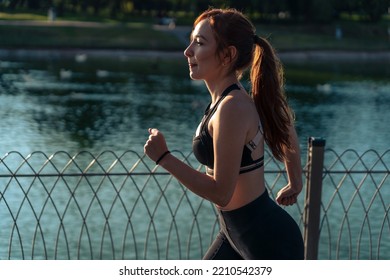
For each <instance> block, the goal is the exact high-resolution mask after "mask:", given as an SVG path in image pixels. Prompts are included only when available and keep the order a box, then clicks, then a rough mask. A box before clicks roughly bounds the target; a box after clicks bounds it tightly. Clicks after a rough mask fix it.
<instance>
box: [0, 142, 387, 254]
mask: <svg viewBox="0 0 390 280" xmlns="http://www.w3.org/2000/svg"><path fill="white" fill-rule="evenodd" d="M324 146H325V142H324V141H322V140H321V139H313V138H311V139H310V141H309V145H308V150H307V163H306V165H305V168H304V174H303V175H304V176H305V177H306V194H304V195H301V196H300V200H299V203H298V204H296V205H294V206H292V207H287V208H286V210H287V211H288V212H289V213H290V214H291V215H292V216H293V217H294V218H295V219H296V221H297V222H298V224H299V226H300V227H301V229H302V232H303V234H304V239H305V245H306V246H305V249H306V252H305V253H306V258H307V259H316V258H320V259H389V258H390V253H389V252H390V245H389V244H390V222H389V220H390V218H389V204H390V203H389V200H390V190H389V189H390V188H389V174H390V170H389V166H388V165H389V162H390V160H389V159H390V150H389V151H387V152H385V153H383V154H378V153H377V152H375V151H367V152H365V153H363V154H361V155H359V154H358V153H356V152H355V151H353V150H348V151H345V152H343V153H342V154H337V153H336V152H335V151H333V150H325V149H324ZM175 154H176V155H177V156H178V157H181V159H182V160H183V161H185V162H187V163H188V164H190V165H191V166H193V167H194V168H197V169H202V168H203V167H202V166H200V165H198V164H197V163H196V161H195V160H194V158H193V156H192V155H191V154H190V155H189V156H185V155H184V154H182V153H180V152H175ZM266 158H267V161H266V163H265V170H266V173H265V177H266V185H267V187H268V190H269V192H270V194H271V196H274V194H275V193H276V192H277V191H278V190H279V189H280V187H282V186H283V185H284V184H286V173H285V171H284V169H283V168H284V167H283V165H281V164H280V163H278V162H277V161H274V160H273V158H272V157H271V156H270V155H269V154H267V155H266ZM218 229H219V228H218V222H217V216H216V211H215V210H214V207H213V206H212V205H211V203H209V202H207V201H205V200H202V199H200V198H199V197H197V196H196V195H194V194H192V193H191V192H189V191H188V190H186V188H184V187H183V186H182V185H181V184H179V183H178V182H177V181H176V180H175V179H173V178H172V176H171V175H169V174H168V173H166V172H165V171H164V170H162V169H160V168H159V167H156V166H154V164H153V163H152V162H151V161H149V160H148V159H145V158H144V155H140V154H137V153H136V152H134V151H126V152H124V153H122V154H120V155H117V154H115V153H114V152H112V151H105V152H103V153H101V154H99V155H97V156H95V155H93V154H91V153H89V152H80V153H78V154H75V155H70V154H68V153H67V152H62V151H60V152H57V153H55V154H52V155H50V156H48V155H46V154H45V153H43V152H34V153H32V154H30V155H28V156H27V157H25V156H23V155H22V154H20V153H18V152H10V153H8V154H6V155H5V156H4V157H3V158H1V159H0V259H199V258H201V257H202V255H203V254H204V253H205V251H206V250H207V247H208V246H209V245H210V243H211V241H212V240H213V238H214V236H215V234H216V233H217V231H218Z"/></svg>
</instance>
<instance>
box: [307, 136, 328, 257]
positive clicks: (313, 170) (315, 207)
mask: <svg viewBox="0 0 390 280" xmlns="http://www.w3.org/2000/svg"><path fill="white" fill-rule="evenodd" d="M324 149H325V140H324V139H322V138H315V137H310V138H309V143H308V151H307V174H306V175H307V176H306V178H307V179H306V195H305V205H304V213H303V226H304V232H303V239H304V243H305V259H307V260H316V259H317V258H318V243H319V237H320V214H321V192H322V172H323V167H324Z"/></svg>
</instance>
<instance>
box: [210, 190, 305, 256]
mask: <svg viewBox="0 0 390 280" xmlns="http://www.w3.org/2000/svg"><path fill="white" fill-rule="evenodd" d="M219 222H220V227H221V230H220V232H219V233H218V235H217V237H216V239H215V240H214V242H213V244H212V245H211V247H210V248H209V249H208V251H207V253H206V255H205V256H204V257H203V259H205V260H212V259H214V260H233V259H235V260H237V259H246V260H251V259H252V260H260V259H266V260H299V259H303V258H304V252H303V240H302V235H301V231H300V229H299V227H298V225H297V223H296V222H295V221H294V220H293V218H292V217H291V216H290V215H289V214H288V213H287V212H286V211H285V210H284V209H282V208H281V207H280V206H279V205H277V204H276V203H275V202H274V201H273V200H272V199H271V198H270V197H269V196H268V192H267V191H265V192H264V193H263V194H262V195H260V196H259V197H258V198H257V199H255V200H254V201H253V202H250V203H249V204H247V205H245V206H243V207H241V208H239V209H236V210H232V211H221V210H220V211H219Z"/></svg>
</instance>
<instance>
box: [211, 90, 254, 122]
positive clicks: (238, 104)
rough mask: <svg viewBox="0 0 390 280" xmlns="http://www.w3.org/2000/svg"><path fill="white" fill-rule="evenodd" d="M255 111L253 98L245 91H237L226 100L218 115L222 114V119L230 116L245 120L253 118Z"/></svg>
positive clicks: (221, 105) (222, 103)
mask: <svg viewBox="0 0 390 280" xmlns="http://www.w3.org/2000/svg"><path fill="white" fill-rule="evenodd" d="M253 110H256V107H255V105H254V103H253V100H252V98H251V97H250V96H249V95H248V94H247V93H246V92H244V91H242V92H239V91H237V93H236V94H229V95H228V96H226V97H225V98H224V100H223V101H222V102H221V104H220V106H219V108H218V110H217V114H220V116H221V117H223V116H224V115H229V116H230V117H235V118H239V119H241V120H243V119H245V118H246V117H248V118H249V117H252V116H253V115H252V113H253Z"/></svg>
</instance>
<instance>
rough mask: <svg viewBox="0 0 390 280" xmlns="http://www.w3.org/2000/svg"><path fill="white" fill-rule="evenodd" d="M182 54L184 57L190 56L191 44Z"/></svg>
mask: <svg viewBox="0 0 390 280" xmlns="http://www.w3.org/2000/svg"><path fill="white" fill-rule="evenodd" d="M184 56H186V57H191V56H192V50H191V44H190V45H189V46H188V47H187V48H186V49H185V50H184Z"/></svg>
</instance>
